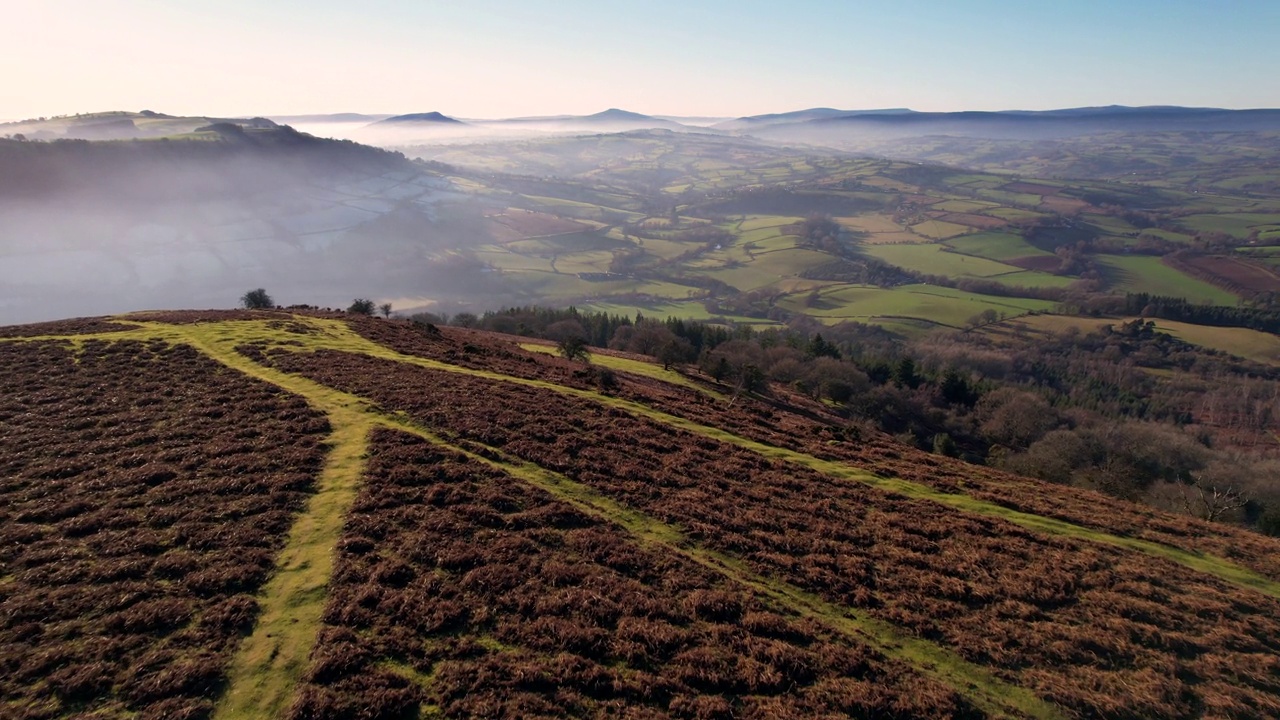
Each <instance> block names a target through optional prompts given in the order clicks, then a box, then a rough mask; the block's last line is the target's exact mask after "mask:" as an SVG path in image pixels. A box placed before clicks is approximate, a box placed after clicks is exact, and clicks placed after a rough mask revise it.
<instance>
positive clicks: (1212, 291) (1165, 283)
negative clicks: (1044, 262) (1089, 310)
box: [1097, 255, 1239, 305]
mask: <svg viewBox="0 0 1280 720" xmlns="http://www.w3.org/2000/svg"><path fill="white" fill-rule="evenodd" d="M1097 258H1098V263H1099V264H1100V265H1102V266H1103V268H1104V272H1105V274H1106V276H1107V279H1108V283H1109V287H1110V288H1111V289H1112V290H1115V291H1118V292H1145V293H1151V294H1152V295H1166V296H1169V297H1182V298H1186V299H1187V300H1190V301H1191V302H1198V303H1209V304H1211V305H1235V304H1236V303H1237V302H1238V300H1239V298H1237V297H1236V296H1235V295H1232V294H1231V293H1229V292H1227V291H1226V290H1221V289H1219V288H1216V287H1214V286H1212V285H1210V284H1209V283H1207V282H1203V281H1201V280H1197V279H1195V278H1193V277H1190V276H1188V275H1186V274H1185V273H1182V272H1179V271H1178V270H1175V269H1174V268H1171V267H1169V266H1168V265H1165V264H1164V263H1162V262H1161V261H1160V258H1158V257H1153V256H1150V255H1098V256H1097Z"/></svg>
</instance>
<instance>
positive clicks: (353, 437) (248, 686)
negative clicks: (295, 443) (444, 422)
mask: <svg viewBox="0 0 1280 720" xmlns="http://www.w3.org/2000/svg"><path fill="white" fill-rule="evenodd" d="M329 422H330V423H332V424H333V425H334V432H333V434H332V435H331V436H330V438H329V443H330V445H331V450H330V452H329V455H328V458H327V459H326V463H325V467H324V471H323V472H322V473H321V475H320V481H319V487H318V488H317V491H316V493H315V495H313V496H312V497H311V499H310V500H309V501H308V503H307V507H306V509H305V510H304V511H303V512H302V514H301V515H300V516H299V517H298V519H297V520H296V521H295V522H294V524H293V527H292V528H290V530H289V539H288V542H287V543H286V544H285V548H284V550H283V552H281V553H280V556H279V558H277V560H276V569H275V573H274V574H273V575H272V576H271V579H270V580H269V581H268V582H267V584H266V585H265V586H263V588H262V590H261V591H260V592H259V593H258V604H259V605H260V607H261V609H262V612H261V614H260V615H259V617H258V621H257V624H256V625H255V626H254V629H253V633H252V634H251V635H249V637H247V638H245V640H244V641H243V642H242V643H241V644H240V647H239V649H238V650H237V651H236V654H235V657H234V659H233V660H232V663H231V668H230V671H229V673H228V683H227V689H226V691H225V692H224V693H223V695H222V697H221V698H220V699H219V702H218V704H217V706H216V708H215V709H214V713H213V717H214V718H215V720H234V719H238V718H246V719H247V718H268V717H283V716H284V715H285V711H286V710H287V709H288V707H289V703H290V702H291V701H292V699H293V696H294V689H295V688H296V687H297V684H298V681H299V680H300V679H301V678H302V675H303V673H304V672H306V669H307V664H308V659H309V658H310V656H311V649H312V647H314V645H315V641H316V634H317V632H318V630H319V628H320V618H321V614H322V613H323V611H324V605H325V602H326V600H327V598H328V587H329V579H330V577H331V576H332V574H333V550H334V548H335V547H336V546H337V543H338V538H339V537H340V535H341V533H342V527H343V524H344V521H345V518H346V514H347V510H348V509H349V508H350V507H351V503H352V502H353V501H354V500H355V496H356V489H357V486H358V483H359V481H360V479H361V477H362V475H363V468H364V456H365V453H366V451H367V449H368V441H369V430H370V429H371V428H372V423H371V422H370V421H369V419H368V418H366V417H363V416H360V415H356V414H353V413H332V414H330V415H329Z"/></svg>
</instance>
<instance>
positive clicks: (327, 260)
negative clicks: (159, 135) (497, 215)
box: [0, 123, 478, 323]
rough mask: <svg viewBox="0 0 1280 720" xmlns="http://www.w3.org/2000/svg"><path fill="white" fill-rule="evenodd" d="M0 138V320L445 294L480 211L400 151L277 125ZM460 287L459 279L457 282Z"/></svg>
mask: <svg viewBox="0 0 1280 720" xmlns="http://www.w3.org/2000/svg"><path fill="white" fill-rule="evenodd" d="M204 127H205V129H203V130H200V131H199V132H193V133H190V134H186V135H179V136H175V137H172V138H164V139H157V140H137V141H112V142H87V141H80V140H56V141H52V142H33V141H21V140H0V228H3V232H2V234H0V286H3V288H4V292H3V293H2V294H0V320H2V321H4V322H9V323H12V322H30V321H37V320H46V319H51V318H57V317H66V316H70V315H86V314H101V313H118V312H126V311H131V310H137V309H140V308H164V307H219V306H227V305H229V304H232V303H234V301H235V298H236V297H237V296H238V295H239V293H241V292H243V289H246V288H249V287H257V286H268V287H271V288H272V290H273V292H274V293H275V297H276V298H277V299H278V300H279V301H281V302H286V303H292V302H297V303H304V302H305V303H310V304H319V305H326V304H332V305H338V304H340V303H341V304H344V305H345V303H348V302H350V300H351V298H352V297H353V296H355V295H360V294H369V293H372V292H375V291H376V292H378V293H381V294H384V295H390V294H394V293H397V292H406V293H407V292H411V291H413V290H415V289H420V288H423V287H434V288H447V287H449V283H450V282H451V279H456V278H457V274H456V273H455V272H452V271H450V270H449V269H448V265H449V262H450V259H451V257H452V255H451V254H450V250H452V249H454V248H457V247H459V246H462V245H465V243H466V240H467V238H469V237H471V236H473V234H474V229H475V228H474V227H473V226H474V224H475V218H477V217H478V215H477V214H476V213H474V212H470V211H468V210H466V209H465V208H464V206H463V204H462V201H463V200H464V199H465V196H464V195H463V194H462V193H460V192H459V191H458V189H457V188H456V187H454V186H453V185H452V184H451V183H450V182H449V181H447V180H445V179H442V178H440V177H438V176H434V175H430V174H426V173H424V172H422V170H421V169H420V168H419V167H417V166H415V165H414V164H412V163H410V162H407V161H406V160H405V159H404V158H403V157H401V156H399V155H397V154H394V153H388V152H384V151H381V150H377V149H374V148H370V147H365V146H360V145H356V144H353V143H349V142H336V141H330V140H319V139H316V138H313V137H311V136H308V135H305V134H301V133H298V132H295V131H293V130H291V129H288V128H267V129H252V128H245V127H242V126H240V125H236V124H230V123H220V124H214V125H206V126H204ZM459 290H461V288H459Z"/></svg>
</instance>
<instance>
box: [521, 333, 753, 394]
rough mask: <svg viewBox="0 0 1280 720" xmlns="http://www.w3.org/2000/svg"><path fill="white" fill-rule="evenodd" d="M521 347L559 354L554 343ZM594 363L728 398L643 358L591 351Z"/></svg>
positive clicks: (537, 351) (526, 344) (533, 350)
mask: <svg viewBox="0 0 1280 720" xmlns="http://www.w3.org/2000/svg"><path fill="white" fill-rule="evenodd" d="M520 347H521V348H522V349H524V350H528V351H529V352H536V353H543V354H546V355H556V354H558V352H557V350H556V347H555V346H554V345H542V344H540V343H531V342H524V343H520ZM588 359H589V360H590V362H591V364H592V365H599V366H600V367H606V368H609V369H610V370H620V371H622V372H628V373H631V374H633V375H641V376H644V377H648V378H653V379H654V380H661V381H663V382H665V383H669V384H671V385H679V386H680V387H687V388H690V389H693V390H697V391H698V392H700V393H702V394H703V395H706V396H707V397H710V398H714V399H716V400H728V399H729V398H728V397H727V396H725V395H724V393H718V392H716V391H715V390H712V389H711V388H708V387H703V386H702V385H699V384H698V383H696V382H694V381H692V380H690V379H689V378H687V377H685V376H684V375H681V374H680V373H678V372H676V371H675V370H663V369H662V367H661V366H659V365H656V364H654V363H651V362H645V361H643V360H632V359H631V358H621V357H618V356H616V355H605V354H603V353H591V354H590V356H589V357H588Z"/></svg>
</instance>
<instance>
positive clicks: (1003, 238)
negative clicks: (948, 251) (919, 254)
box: [945, 232, 1053, 260]
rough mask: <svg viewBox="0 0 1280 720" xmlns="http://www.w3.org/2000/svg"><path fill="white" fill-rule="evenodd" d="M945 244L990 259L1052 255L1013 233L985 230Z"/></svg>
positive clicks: (967, 253)
mask: <svg viewBox="0 0 1280 720" xmlns="http://www.w3.org/2000/svg"><path fill="white" fill-rule="evenodd" d="M945 245H947V246H948V247H950V248H953V249H954V250H955V251H956V252H962V253H965V254H966V255H977V256H978V257H984V258H987V259H988V260H1014V259H1016V258H1023V257H1038V256H1051V255H1053V253H1051V252H1046V251H1044V250H1041V249H1040V248H1037V247H1035V246H1034V245H1032V244H1031V243H1029V242H1027V241H1026V240H1023V239H1022V237H1021V236H1019V235H1014V234H1012V233H1001V232H985V233H977V234H976V235H964V236H961V237H957V238H951V239H950V240H948V241H947V242H946V243H945Z"/></svg>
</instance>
